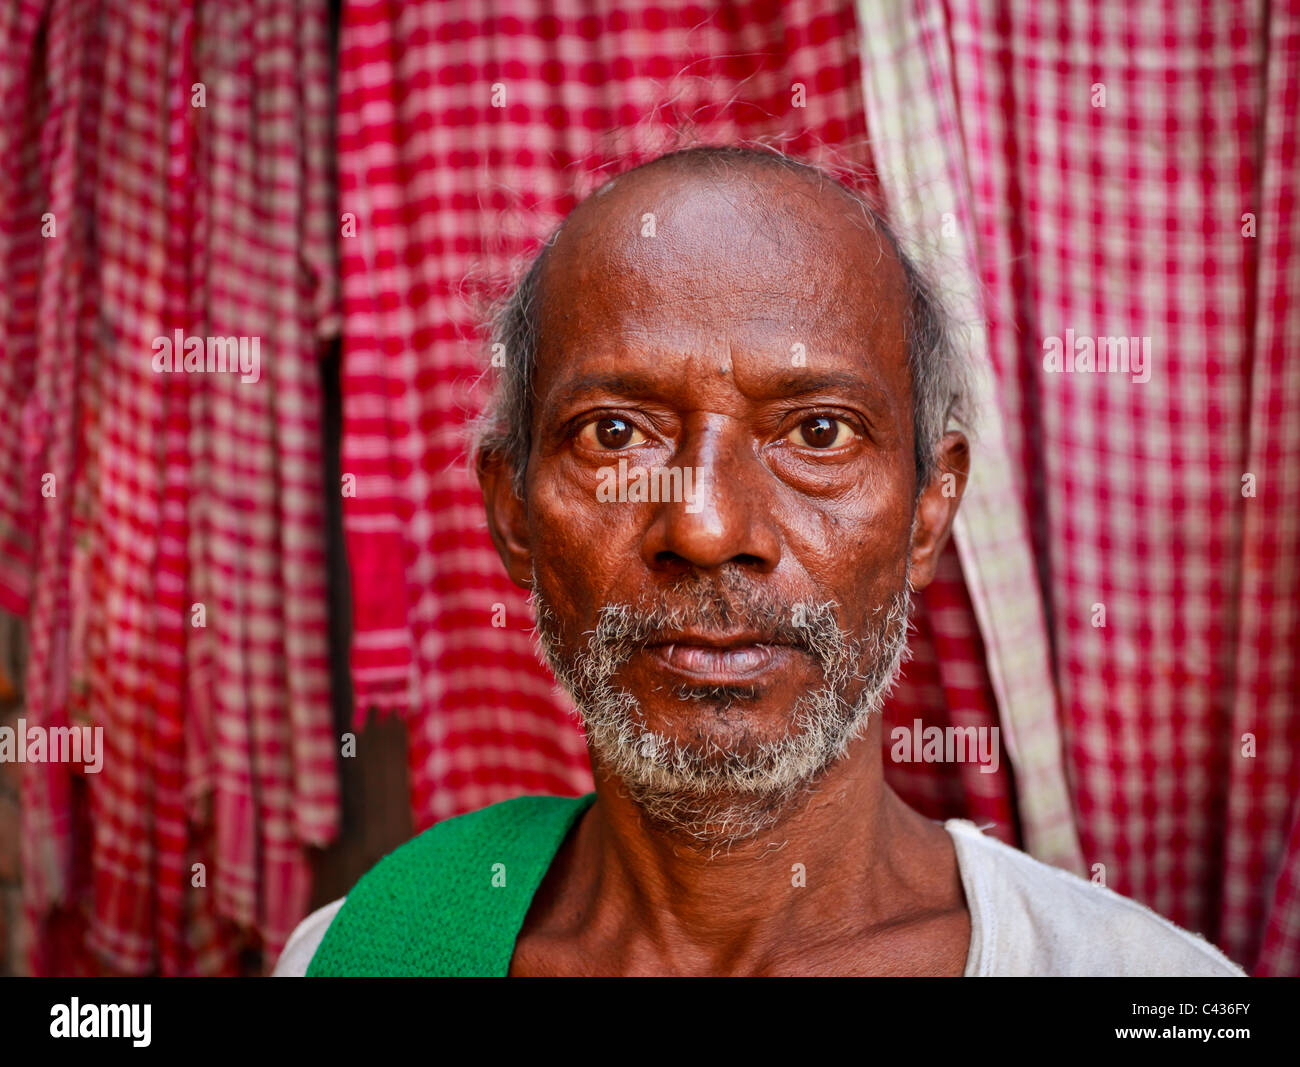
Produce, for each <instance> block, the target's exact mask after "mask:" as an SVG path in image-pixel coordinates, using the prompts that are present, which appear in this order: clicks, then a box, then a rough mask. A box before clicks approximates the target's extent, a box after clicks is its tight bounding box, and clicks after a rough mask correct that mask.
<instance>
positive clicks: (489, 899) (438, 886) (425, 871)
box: [275, 794, 593, 976]
mask: <svg viewBox="0 0 1300 1067" xmlns="http://www.w3.org/2000/svg"><path fill="white" fill-rule="evenodd" d="M592 799H593V795H592V794H588V795H587V796H583V797H559V796H523V797H514V798H512V799H510V800H503V801H500V802H498V803H495V804H489V805H487V806H486V807H482V808H479V809H477V810H475V811H471V812H467V813H465V814H463V815H457V816H453V817H452V818H449V819H444V820H443V821H441V822H438V823H435V824H434V825H432V826H430V827H429V828H428V829H426V830H424V831H422V832H420V833H418V834H416V835H415V836H414V837H412V838H410V839H409V840H408V841H406V842H404V843H403V844H401V845H399V846H398V847H397V848H395V849H394V850H393V851H392V852H390V853H388V855H386V856H385V857H384V858H383V859H381V860H380V861H379V862H378V863H376V864H375V865H374V866H372V867H371V868H370V869H369V870H368V871H367V872H366V873H365V874H364V875H362V876H361V878H360V879H359V880H358V882H357V884H356V885H355V886H354V887H353V888H352V890H351V892H349V893H348V895H347V896H346V897H345V898H340V899H339V900H337V901H334V902H333V903H332V904H330V905H327V906H326V907H325V908H322V909H318V910H317V911H315V912H313V913H312V914H311V915H309V916H308V917H307V918H306V919H304V920H303V922H302V923H300V924H299V926H298V927H297V928H295V930H294V932H293V934H292V935H291V937H290V940H289V943H288V945H287V946H286V948H285V952H284V953H283V954H282V957H281V961H280V963H278V964H277V965H276V969H275V974H277V975H281V976H292V975H298V974H303V973H305V972H306V969H307V967H308V966H309V965H310V964H311V961H312V959H313V958H314V957H315V955H316V952H317V950H318V949H319V948H320V947H321V946H322V944H324V945H325V947H326V949H327V951H328V952H329V953H330V955H331V956H339V957H340V958H344V957H346V959H345V963H346V965H347V966H348V967H353V966H360V965H361V963H360V962H358V959H357V957H358V954H359V953H360V951H361V949H359V948H357V946H358V945H362V946H364V948H365V952H366V954H367V956H368V959H367V960H366V961H363V962H365V964H366V965H367V966H371V965H373V966H374V967H376V968H378V969H382V968H384V967H387V966H394V967H395V966H397V964H398V962H399V961H400V960H402V959H406V957H407V956H408V955H409V952H410V951H411V949H412V937H414V938H416V939H419V938H423V941H424V947H425V949H426V950H427V951H426V957H425V958H423V959H421V960H417V961H415V963H421V964H422V963H423V962H426V961H427V957H428V953H430V952H437V951H440V946H441V945H443V944H444V943H445V942H446V941H447V940H448V938H449V937H450V936H451V935H453V934H456V933H457V932H460V931H464V930H469V929H477V930H479V931H480V932H481V933H482V934H483V938H484V942H485V944H488V945H491V944H494V943H495V941H498V940H502V939H504V938H506V937H507V936H513V932H514V931H513V930H512V929H511V926H512V924H513V923H514V922H515V919H516V913H518V917H519V918H522V914H523V912H522V910H521V909H526V908H527V903H528V899H529V898H530V897H531V894H532V891H533V890H534V889H535V888H536V883H537V882H538V881H539V880H540V878H541V875H542V874H544V873H545V869H546V866H547V865H548V864H549V862H550V859H551V858H552V856H553V855H554V852H555V849H556V848H557V847H558V845H559V843H560V841H561V840H562V839H563V836H564V834H565V832H566V831H567V829H568V828H569V826H570V825H572V823H573V822H574V821H575V820H576V818H577V817H578V816H579V815H581V814H582V812H583V811H585V810H586V808H587V807H588V806H590V804H591V802H592ZM417 927H418V929H417ZM290 948H292V949H293V950H294V952H293V954H292V956H290V951H289V950H290ZM485 951H486V950H485ZM286 957H288V958H286ZM407 962H410V961H409V960H408V961H407ZM455 962H456V963H457V964H461V963H463V964H464V965H466V966H473V965H476V964H481V963H483V961H482V960H460V959H459V958H457V960H456V961H455ZM299 965H301V966H299Z"/></svg>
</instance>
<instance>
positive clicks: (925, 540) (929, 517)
mask: <svg viewBox="0 0 1300 1067" xmlns="http://www.w3.org/2000/svg"><path fill="white" fill-rule="evenodd" d="M937 460H938V462H937V463H936V465H935V473H934V477H932V478H931V479H930V484H929V485H927V486H926V487H925V488H924V489H922V490H921V495H920V497H919V498H918V500H917V502H916V518H915V521H914V522H913V525H912V547H911V561H912V576H911V585H912V588H913V589H916V590H920V589H924V588H925V587H926V586H927V585H929V584H930V583H931V582H932V581H934V572H935V569H936V568H937V567H938V565H939V557H940V556H941V555H942V554H943V550H944V547H945V546H946V545H947V544H948V537H949V536H950V535H951V533H952V522H953V519H955V518H956V517H957V505H959V504H960V503H961V497H962V494H963V493H964V492H965V491H966V476H967V474H969V473H970V443H969V442H968V441H967V440H966V435H965V434H963V433H959V432H958V431H956V430H952V431H950V432H948V433H946V434H944V435H943V440H942V441H940V442H939V452H938V457H937Z"/></svg>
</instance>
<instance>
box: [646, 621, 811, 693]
mask: <svg viewBox="0 0 1300 1067" xmlns="http://www.w3.org/2000/svg"><path fill="white" fill-rule="evenodd" d="M794 651H795V650H794V649H793V648H792V647H791V646H790V645H789V644H787V643H785V642H783V641H780V640H777V639H773V638H768V637H763V636H759V635H739V636H736V637H713V636H709V635H696V634H689V635H687V634H684V635H682V636H680V637H677V638H675V639H674V640H671V641H657V642H655V643H653V644H650V645H647V646H646V652H647V654H648V655H649V656H650V657H651V658H652V659H653V660H654V661H655V662H656V663H657V664H659V665H660V666H662V667H665V668H667V669H668V670H670V671H673V672H674V673H676V674H680V675H684V676H685V677H688V678H690V679H691V680H692V681H693V682H695V683H696V684H698V685H739V684H742V683H745V682H753V681H754V680H755V679H757V678H759V677H760V676H762V675H763V674H766V673H768V672H769V671H771V670H773V669H775V668H777V667H779V666H782V665H783V664H784V663H785V662H786V661H787V660H788V658H789V657H790V656H791V655H792V654H793V653H794Z"/></svg>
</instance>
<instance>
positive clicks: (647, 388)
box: [555, 372, 654, 404]
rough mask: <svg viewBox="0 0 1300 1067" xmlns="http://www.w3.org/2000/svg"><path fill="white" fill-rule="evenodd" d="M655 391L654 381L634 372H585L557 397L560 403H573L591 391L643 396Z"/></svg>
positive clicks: (557, 401)
mask: <svg viewBox="0 0 1300 1067" xmlns="http://www.w3.org/2000/svg"><path fill="white" fill-rule="evenodd" d="M653 391H654V385H653V383H651V382H649V381H647V380H646V379H645V378H640V377H637V376H636V375H633V374H601V373H599V372H597V373H592V374H584V375H582V376H581V377H578V378H575V379H574V380H573V381H571V382H569V383H568V384H567V385H566V386H565V387H564V388H563V389H561V390H560V391H559V392H558V393H557V394H556V397H555V401H556V403H558V404H571V403H573V401H575V400H581V399H582V398H583V397H585V396H588V395H589V394H591V393H613V394H616V395H618V396H643V395H645V394H646V393H650V392H653Z"/></svg>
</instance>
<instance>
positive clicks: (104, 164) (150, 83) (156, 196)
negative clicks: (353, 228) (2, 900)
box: [0, 0, 338, 974]
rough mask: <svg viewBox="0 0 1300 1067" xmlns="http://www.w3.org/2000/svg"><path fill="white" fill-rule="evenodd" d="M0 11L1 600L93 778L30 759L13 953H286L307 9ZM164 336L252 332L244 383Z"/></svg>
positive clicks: (324, 168)
mask: <svg viewBox="0 0 1300 1067" xmlns="http://www.w3.org/2000/svg"><path fill="white" fill-rule="evenodd" d="M0 23H2V24H0V38H2V39H3V40H4V41H5V42H6V48H7V49H9V50H10V52H11V57H10V58H11V59H12V61H6V62H5V63H3V64H0V77H2V78H3V79H4V80H3V82H0V108H3V120H2V121H0V139H3V144H0V182H2V183H3V187H2V188H0V202H4V203H6V204H8V205H11V206H14V207H15V208H16V209H17V210H16V211H13V212H10V211H6V213H5V215H4V225H3V229H2V230H0V242H3V244H2V245H0V253H2V255H0V271H3V278H2V279H0V292H3V293H4V294H5V297H4V305H3V306H2V307H0V393H2V394H3V401H4V411H5V413H6V414H5V420H4V422H3V424H2V425H0V459H4V460H5V462H4V467H3V476H4V477H5V478H7V479H9V481H8V482H7V483H6V486H5V492H4V493H0V598H3V599H2V601H0V602H3V603H4V605H5V606H6V607H9V608H11V609H16V610H26V611H27V614H28V616H29V632H30V662H29V666H28V690H27V705H26V707H25V709H24V714H25V716H26V718H27V720H28V722H29V724H32V725H40V726H50V725H59V724H63V723H66V722H70V721H71V722H85V723H88V724H92V725H97V726H102V727H103V730H104V742H105V756H104V762H103V769H102V771H101V772H100V773H99V774H97V775H91V774H82V773H80V771H79V770H78V769H76V768H69V767H66V766H60V765H54V766H47V765H35V764H33V765H27V766H26V767H25V770H24V778H23V797H22V800H23V865H24V866H23V877H24V882H23V886H24V894H25V904H26V909H27V912H28V916H29V918H30V920H31V921H32V922H33V923H34V924H35V936H34V938H33V953H32V959H31V960H30V961H29V963H30V966H31V967H32V969H33V970H34V971H36V972H37V973H93V972H94V971H96V970H98V969H100V968H105V969H108V970H110V971H113V972H124V973H131V974H139V973H150V972H160V973H164V974H232V973H237V972H238V971H239V970H240V967H241V964H240V959H239V954H240V951H241V949H242V948H243V947H245V946H246V945H248V944H257V943H258V942H259V941H260V943H261V944H262V946H263V948H264V951H265V954H266V956H267V958H268V959H269V960H270V961H273V960H274V959H275V958H276V956H277V955H278V953H279V950H280V948H281V947H282V946H283V944H284V941H285V940H286V939H287V937H288V934H289V932H290V931H291V930H292V927H293V924H294V923H295V922H296V921H297V920H298V918H300V916H301V914H302V912H303V911H304V910H305V908H306V906H307V903H308V900H309V896H310V872H309V868H308V865H307V859H306V847H307V846H312V845H315V846H319V845H323V844H325V843H327V842H328V841H329V840H330V839H331V838H332V837H333V836H334V833H335V831H336V829H337V819H338V795H337V794H338V783H337V770H336V749H335V747H334V746H335V742H334V739H333V728H332V722H331V712H330V701H329V677H328V670H327V629H326V593H325V575H324V570H325V553H324V545H323V537H324V533H323V530H324V509H323V506H322V497H321V484H320V471H321V469H322V466H321V426H320V395H319V394H320V384H319V370H318V366H317V363H316V356H317V352H318V344H319V334H320V333H321V332H322V331H324V330H327V329H329V328H331V324H332V323H335V324H336V322H337V316H336V296H335V293H336V273H335V264H334V244H333V242H334V231H333V221H332V214H331V211H332V201H331V185H330V174H329V167H328V162H329V153H330V140H329V138H330V125H331V122H330V118H331V116H330V104H331V98H330V89H329V85H330V69H329V63H330V51H329V25H328V14H327V11H326V10H325V6H324V5H320V4H314V3H306V2H302V3H300V2H297V0H257V2H255V3H248V4H232V5H216V4H202V5H200V4H197V3H195V2H194V0H175V2H170V0H116V2H91V0H48V2H38V0H28V2H26V3H19V4H16V5H7V6H5V7H4V8H3V10H2V11H0ZM29 74H31V75H32V77H30V78H29V77H28V75H29ZM198 82H202V83H203V88H204V91H205V93H206V106H205V107H202V108H200V107H195V106H193V100H192V96H193V92H194V88H193V87H194V86H195V83H198ZM46 211H49V212H52V213H53V214H54V216H55V219H56V221H57V227H58V230H57V236H56V237H53V238H49V237H44V238H43V237H42V236H41V216H42V213H43V212H46ZM175 329H181V330H183V331H184V333H185V334H186V335H189V336H232V337H239V336H243V337H257V338H259V344H260V353H261V366H260V371H261V377H260V380H259V381H258V382H256V383H248V384H245V383H242V382H240V380H239V376H238V375H237V374H234V375H232V374H222V373H213V374H158V373H154V371H153V370H152V366H151V364H152V355H153V347H152V342H153V339H154V338H155V337H158V336H171V333H172V331H173V330H175ZM45 471H48V472H52V473H53V474H54V475H55V476H56V478H57V486H58V490H57V495H56V496H55V497H54V498H53V499H44V498H42V496H41V493H40V489H41V480H40V473H41V472H45ZM196 603H201V604H203V605H204V609H205V611H206V626H204V627H202V628H199V627H196V626H194V625H192V622H193V619H192V613H191V608H192V605H194V604H196ZM200 863H201V864H203V867H204V870H203V877H202V878H201V879H200V878H199V877H197V875H196V870H195V868H194V866H193V865H194V864H200ZM196 881H201V882H202V883H203V884H202V885H199V886H196V885H195V884H194V883H195V882H196Z"/></svg>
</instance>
